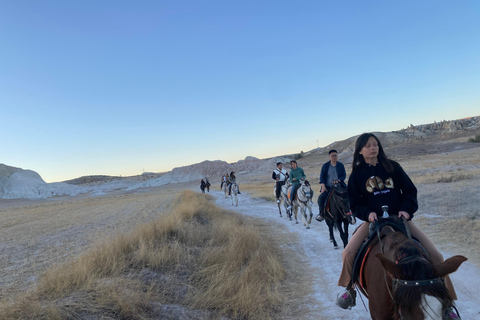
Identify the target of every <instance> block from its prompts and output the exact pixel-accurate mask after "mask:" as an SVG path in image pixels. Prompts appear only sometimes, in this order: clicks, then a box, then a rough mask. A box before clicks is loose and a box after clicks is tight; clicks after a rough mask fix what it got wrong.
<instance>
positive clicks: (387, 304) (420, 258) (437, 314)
mask: <svg viewBox="0 0 480 320" xmlns="http://www.w3.org/2000/svg"><path fill="white" fill-rule="evenodd" d="M379 235H380V239H381V240H378V239H377V240H376V241H374V243H373V244H372V246H371V250H370V253H369V254H368V256H367V258H366V260H365V263H364V265H363V268H362V269H363V272H362V274H363V277H362V276H360V279H359V281H357V282H360V284H358V283H357V286H358V287H359V289H360V291H362V293H364V294H365V295H366V296H367V297H368V301H369V307H370V315H371V317H372V319H402V320H407V319H413V320H417V319H418V320H420V319H429V317H430V318H432V319H442V310H443V309H445V308H447V307H452V306H453V301H452V298H451V297H450V294H449V293H448V290H447V288H446V287H445V284H444V281H443V279H442V278H443V277H445V276H446V275H448V274H450V273H452V272H454V271H456V270H457V269H458V267H459V266H460V265H461V264H462V263H463V262H464V261H466V260H467V258H465V257H463V256H454V257H452V258H449V259H447V260H445V261H444V262H443V263H441V264H438V265H433V264H432V263H431V261H430V259H429V258H428V256H427V254H426V252H425V251H424V249H423V248H422V247H421V246H420V245H419V244H418V242H416V241H414V240H412V239H409V238H408V237H407V236H406V235H405V234H404V233H403V232H400V231H395V230H394V229H393V228H392V227H389V226H387V227H385V228H383V230H382V231H381V233H379ZM382 247H383V252H382ZM432 300H433V301H434V302H433V303H432V302H429V301H432ZM435 304H436V306H435Z"/></svg>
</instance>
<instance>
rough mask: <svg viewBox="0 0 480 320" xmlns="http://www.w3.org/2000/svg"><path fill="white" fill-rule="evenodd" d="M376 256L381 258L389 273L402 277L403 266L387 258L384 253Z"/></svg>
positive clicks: (395, 276)
mask: <svg viewBox="0 0 480 320" xmlns="http://www.w3.org/2000/svg"><path fill="white" fill-rule="evenodd" d="M376 257H377V258H378V259H379V260H380V262H381V263H382V265H383V267H384V268H385V270H387V272H388V273H390V274H391V275H392V276H393V277H394V278H401V276H402V268H401V267H400V266H399V265H398V264H396V263H395V262H393V261H392V260H390V259H389V258H387V257H386V256H385V255H384V254H383V253H378V254H376Z"/></svg>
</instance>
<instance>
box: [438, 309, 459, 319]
mask: <svg viewBox="0 0 480 320" xmlns="http://www.w3.org/2000/svg"><path fill="white" fill-rule="evenodd" d="M461 319H462V318H460V314H459V313H458V310H457V308H456V307H455V306H451V307H446V308H445V309H443V313H442V320H461Z"/></svg>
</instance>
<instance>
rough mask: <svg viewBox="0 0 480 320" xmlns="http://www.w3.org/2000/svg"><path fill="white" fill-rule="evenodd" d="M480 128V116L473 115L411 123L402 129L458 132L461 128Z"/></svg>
mask: <svg viewBox="0 0 480 320" xmlns="http://www.w3.org/2000/svg"><path fill="white" fill-rule="evenodd" d="M479 128H480V116H479V117H471V118H465V119H458V120H450V121H441V122H434V123H430V124H422V125H418V126H414V125H413V124H411V125H410V126H409V127H408V128H406V129H403V130H401V131H405V132H426V133H428V132H431V133H435V132H437V133H438V132H445V133H448V132H456V131H459V130H468V131H474V130H477V129H479Z"/></svg>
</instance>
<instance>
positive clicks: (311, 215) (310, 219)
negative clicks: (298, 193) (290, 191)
mask: <svg viewBox="0 0 480 320" xmlns="http://www.w3.org/2000/svg"><path fill="white" fill-rule="evenodd" d="M308 211H309V212H310V218H309V219H308V224H311V223H312V218H313V211H312V205H309V206H308Z"/></svg>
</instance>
